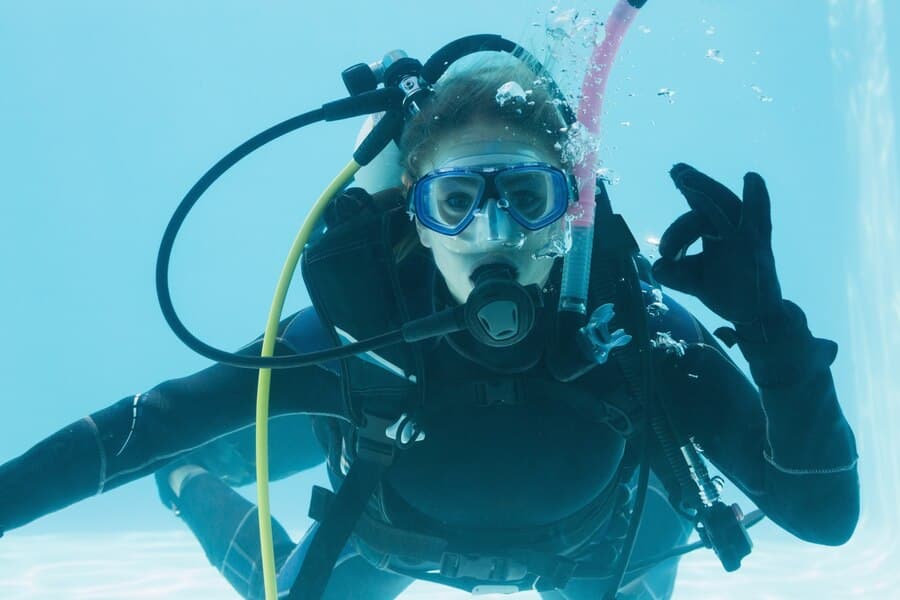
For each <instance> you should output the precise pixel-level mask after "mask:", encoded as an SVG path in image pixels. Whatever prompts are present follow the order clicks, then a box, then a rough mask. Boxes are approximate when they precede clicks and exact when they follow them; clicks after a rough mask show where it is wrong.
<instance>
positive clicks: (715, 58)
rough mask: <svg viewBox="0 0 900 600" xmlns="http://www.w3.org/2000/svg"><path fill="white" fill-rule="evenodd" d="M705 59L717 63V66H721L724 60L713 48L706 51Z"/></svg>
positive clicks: (719, 52)
mask: <svg viewBox="0 0 900 600" xmlns="http://www.w3.org/2000/svg"><path fill="white" fill-rule="evenodd" d="M706 58H708V59H709V60H711V61H713V62H717V63H719V64H722V63H724V62H725V59H724V58H722V52H721V51H719V50H716V49H715V48H710V49H709V50H707V51H706Z"/></svg>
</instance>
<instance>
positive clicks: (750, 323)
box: [653, 163, 785, 338]
mask: <svg viewBox="0 0 900 600" xmlns="http://www.w3.org/2000/svg"><path fill="white" fill-rule="evenodd" d="M669 174H670V175H671V176H672V180H673V181H674V182H675V187H677V188H678V189H679V190H680V191H681V193H682V194H684V197H685V198H686V199H687V202H688V205H689V206H690V207H691V210H690V211H689V212H687V213H685V214H683V215H681V216H680V217H678V219H676V220H675V222H674V223H672V225H670V226H669V228H668V229H666V231H665V233H663V236H662V239H661V240H660V243H659V254H660V259H659V260H657V261H656V262H655V263H654V265H653V275H654V277H655V278H656V279H657V281H659V282H660V283H661V284H663V285H665V286H668V287H670V288H672V289H675V290H678V291H680V292H684V293H686V294H691V295H693V296H696V297H697V298H699V299H700V300H701V301H702V302H703V304H705V305H706V306H707V307H708V308H709V309H710V310H712V311H713V312H715V313H716V314H717V315H719V316H720V317H722V318H723V319H727V320H729V321H731V322H732V323H734V324H735V329H736V330H737V332H738V334H739V335H742V336H743V335H745V334H746V337H752V338H760V337H761V338H765V337H766V329H767V328H769V327H771V326H777V324H779V323H781V322H783V321H784V319H785V307H784V301H783V299H782V297H781V286H780V285H779V284H778V276H777V275H776V273H775V258H774V256H773V255H772V218H771V207H770V205H769V193H768V191H767V190H766V184H765V182H764V181H763V179H762V177H760V176H759V175H758V174H756V173H747V174H746V175H744V191H743V196H744V199H743V202H742V201H741V200H740V199H739V198H738V197H737V196H736V195H735V194H734V193H732V192H731V190H729V189H728V188H726V187H725V186H724V185H722V184H721V183H719V182H718V181H715V180H714V179H712V178H710V177H708V176H706V175H704V174H703V173H701V172H700V171H697V170H696V169H694V168H693V167H691V166H689V165H686V164H683V163H679V164H677V165H675V166H674V167H672V170H671V171H670V172H669ZM701 238H702V240H703V251H702V252H701V253H699V254H695V255H691V256H687V255H686V252H687V249H688V247H689V246H690V245H691V244H693V243H694V242H695V241H697V240H698V239H701Z"/></svg>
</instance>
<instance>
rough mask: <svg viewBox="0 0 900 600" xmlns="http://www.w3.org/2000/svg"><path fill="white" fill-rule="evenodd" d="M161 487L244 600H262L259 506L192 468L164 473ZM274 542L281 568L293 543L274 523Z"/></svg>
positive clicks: (280, 527)
mask: <svg viewBox="0 0 900 600" xmlns="http://www.w3.org/2000/svg"><path fill="white" fill-rule="evenodd" d="M163 478H165V480H163ZM157 484H158V485H159V486H160V488H161V490H162V489H163V488H164V487H167V488H168V494H169V497H170V498H172V503H173V504H174V507H175V509H176V510H177V513H178V515H179V516H180V517H181V518H182V519H183V520H184V522H185V523H186V524H187V526H188V527H189V528H190V529H191V531H192V532H193V533H194V535H195V536H196V537H197V541H199V542H200V545H201V546H202V547H203V551H204V552H205V553H206V557H207V558H208V559H209V562H210V563H211V564H212V565H213V566H214V567H216V568H217V569H218V570H219V571H220V572H221V573H222V575H223V576H224V577H225V579H226V580H227V581H228V583H230V584H231V586H232V587H233V588H234V589H235V590H236V591H237V592H238V593H239V594H241V595H242V596H243V597H244V598H250V599H256V598H260V597H261V592H262V561H261V558H260V556H261V553H260V549H259V521H258V517H257V510H256V506H255V505H254V504H252V503H251V502H249V501H248V500H247V499H246V498H244V497H243V496H241V495H240V494H238V493H237V492H235V491H234V490H233V489H231V487H230V486H228V485H226V484H225V483H223V482H222V481H221V480H219V479H218V478H217V477H215V476H213V475H210V474H209V473H207V472H206V471H204V470H203V469H202V468H199V467H196V466H194V465H187V466H181V467H178V468H176V469H174V470H173V471H171V472H170V473H169V472H160V473H159V474H158V476H157ZM162 494H163V492H162V491H161V495H162ZM272 538H273V542H274V545H275V564H276V566H277V565H280V564H281V563H283V562H284V561H285V559H286V558H287V557H288V555H289V554H290V553H291V550H293V548H294V544H293V542H291V539H290V537H288V534H287V532H286V531H285V530H284V528H283V527H282V526H281V525H280V524H279V523H278V522H277V521H275V520H274V519H273V520H272Z"/></svg>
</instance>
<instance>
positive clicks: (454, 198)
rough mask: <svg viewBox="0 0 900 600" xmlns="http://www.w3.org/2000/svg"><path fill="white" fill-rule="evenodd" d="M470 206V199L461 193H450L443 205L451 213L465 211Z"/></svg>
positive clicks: (467, 195)
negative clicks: (451, 211)
mask: <svg viewBox="0 0 900 600" xmlns="http://www.w3.org/2000/svg"><path fill="white" fill-rule="evenodd" d="M471 204H472V197H471V196H469V194H464V193H462V192H451V193H450V194H447V197H446V198H444V205H445V206H446V207H447V208H448V209H449V210H453V211H460V212H461V211H466V210H468V209H469V206H471Z"/></svg>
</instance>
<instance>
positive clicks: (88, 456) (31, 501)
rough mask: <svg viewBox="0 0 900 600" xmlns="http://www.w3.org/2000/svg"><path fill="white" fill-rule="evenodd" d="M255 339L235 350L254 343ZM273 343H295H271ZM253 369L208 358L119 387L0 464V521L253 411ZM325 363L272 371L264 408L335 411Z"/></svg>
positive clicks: (144, 463)
mask: <svg viewBox="0 0 900 600" xmlns="http://www.w3.org/2000/svg"><path fill="white" fill-rule="evenodd" d="M260 346H261V342H259V341H257V342H255V343H253V344H251V345H250V346H248V347H246V348H245V349H244V350H242V353H247V354H248V355H252V354H256V355H258V354H259V352H260ZM276 352H277V353H279V354H283V353H294V352H296V350H295V349H294V348H293V347H290V346H288V345H287V344H279V348H277V350H276ZM257 374H258V372H257V371H256V370H253V369H239V368H236V367H230V366H226V365H221V364H216V365H213V366H211V367H209V368H207V369H204V370H202V371H200V372H198V373H195V374H193V375H190V376H188V377H183V378H180V379H173V380H170V381H166V382H164V383H161V384H159V385H157V386H156V387H154V388H152V389H151V390H149V391H147V392H145V393H143V394H137V395H135V396H129V397H126V398H124V399H122V400H120V401H119V402H116V403H115V404H112V405H111V406H109V407H107V408H104V409H102V410H100V411H97V412H95V413H93V414H91V415H89V416H87V417H84V418H83V419H81V420H79V421H76V422H74V423H72V424H70V425H68V426H66V427H64V428H63V429H60V430H59V431H57V432H56V433H54V434H52V435H51V436H49V437H47V438H46V439H44V440H42V441H41V442H39V443H38V444H36V445H35V446H34V447H32V448H31V449H30V450H28V451H27V452H25V453H24V454H22V455H21V456H19V457H17V458H15V459H13V460H11V461H9V462H7V463H6V464H4V465H2V466H0V531H7V530H9V529H11V528H15V527H20V526H22V525H24V524H26V523H28V522H30V521H32V520H34V519H36V518H38V517H40V516H42V515H45V514H47V513H50V512H53V511H56V510H59V509H60V508H63V507H65V506H68V505H70V504H72V503H74V502H77V501H79V500H82V499H84V498H86V497H88V496H92V495H95V494H99V493H101V492H104V491H107V490H109V489H112V488H114V487H117V486H120V485H122V484H124V483H127V482H129V481H132V480H135V479H138V478H140V477H142V476H144V475H147V474H149V473H151V472H153V471H154V470H156V469H157V468H159V467H160V466H162V465H163V464H165V463H166V462H168V461H169V460H171V459H172V458H173V457H175V456H177V455H179V454H180V453H182V452H185V451H187V450H190V449H192V448H194V447H196V446H199V445H201V444H203V443H205V442H207V441H209V440H211V439H214V438H217V437H219V436H222V435H225V434H227V433H229V432H231V431H233V430H235V429H239V428H241V427H244V426H247V425H249V424H251V423H252V422H253V421H254V418H255V399H256V384H257ZM339 398H340V393H339V384H338V381H337V377H336V376H335V375H334V373H333V372H331V371H328V370H326V369H323V368H319V367H316V366H310V367H302V368H298V369H276V370H273V372H272V386H271V399H270V414H271V415H272V416H277V415H281V414H287V413H326V414H327V413H336V412H340V403H339Z"/></svg>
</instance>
